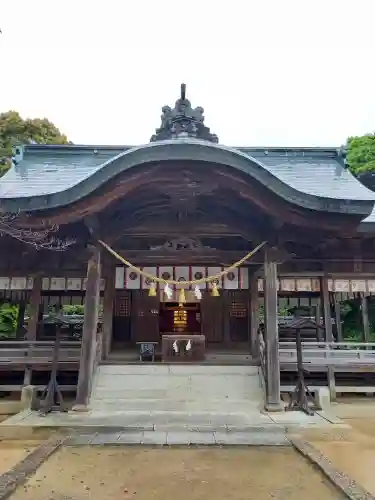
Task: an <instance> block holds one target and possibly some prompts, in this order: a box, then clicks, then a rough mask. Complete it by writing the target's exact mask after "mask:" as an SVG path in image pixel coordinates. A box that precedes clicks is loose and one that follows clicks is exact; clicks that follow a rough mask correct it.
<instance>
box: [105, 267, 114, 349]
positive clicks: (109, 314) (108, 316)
mask: <svg viewBox="0 0 375 500" xmlns="http://www.w3.org/2000/svg"><path fill="white" fill-rule="evenodd" d="M115 276H116V267H115V266H114V265H108V267H107V268H106V274H105V289H104V297H103V357H104V358H107V356H108V354H109V351H110V350H111V343H112V327H113V308H114V300H115V294H116V289H115Z"/></svg>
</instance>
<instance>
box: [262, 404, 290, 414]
mask: <svg viewBox="0 0 375 500" xmlns="http://www.w3.org/2000/svg"><path fill="white" fill-rule="evenodd" d="M264 409H265V410H266V411H267V412H268V413H277V412H281V411H283V412H284V411H285V406H284V405H283V404H282V403H266V404H265V405H264Z"/></svg>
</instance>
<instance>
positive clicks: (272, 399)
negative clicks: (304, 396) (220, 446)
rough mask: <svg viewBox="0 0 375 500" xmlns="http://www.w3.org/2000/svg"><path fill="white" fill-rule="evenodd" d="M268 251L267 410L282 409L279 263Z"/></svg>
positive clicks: (265, 315) (265, 313)
mask: <svg viewBox="0 0 375 500" xmlns="http://www.w3.org/2000/svg"><path fill="white" fill-rule="evenodd" d="M270 257H271V256H270V252H269V251H267V252H266V256H265V262H264V326H265V337H266V338H265V343H266V370H267V374H266V405H265V407H266V410H267V411H281V410H282V409H283V407H282V405H281V398H280V360H279V328H278V309H277V264H276V262H275V261H273V260H272V258H270Z"/></svg>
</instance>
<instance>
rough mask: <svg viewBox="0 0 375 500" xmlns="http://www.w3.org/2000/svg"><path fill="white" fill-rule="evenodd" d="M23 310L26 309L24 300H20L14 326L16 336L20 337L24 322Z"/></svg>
mask: <svg viewBox="0 0 375 500" xmlns="http://www.w3.org/2000/svg"><path fill="white" fill-rule="evenodd" d="M25 311H26V302H25V300H21V301H20V302H19V303H18V316H17V327H16V337H17V338H21V337H22V330H23V325H24V323H25Z"/></svg>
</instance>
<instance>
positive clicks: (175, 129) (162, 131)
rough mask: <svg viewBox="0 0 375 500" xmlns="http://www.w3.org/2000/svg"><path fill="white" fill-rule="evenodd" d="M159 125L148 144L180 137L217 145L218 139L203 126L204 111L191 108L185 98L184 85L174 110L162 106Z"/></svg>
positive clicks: (198, 108) (199, 108)
mask: <svg viewBox="0 0 375 500" xmlns="http://www.w3.org/2000/svg"><path fill="white" fill-rule="evenodd" d="M162 112H163V114H162V115H161V125H160V127H159V128H158V129H156V132H155V134H154V135H153V136H152V137H151V139H150V142H156V141H165V140H167V139H179V138H181V137H193V138H195V139H201V140H203V141H209V142H214V143H218V142H219V138H218V136H217V135H216V134H212V133H211V132H210V129H209V128H208V127H206V126H205V125H204V116H203V113H204V109H203V108H202V107H200V106H198V107H196V108H195V109H193V108H192V106H191V103H190V101H189V99H187V98H186V85H185V84H184V83H182V84H181V95H180V98H179V99H177V101H176V104H175V106H174V108H173V109H172V108H171V107H170V106H163V108H162Z"/></svg>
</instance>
